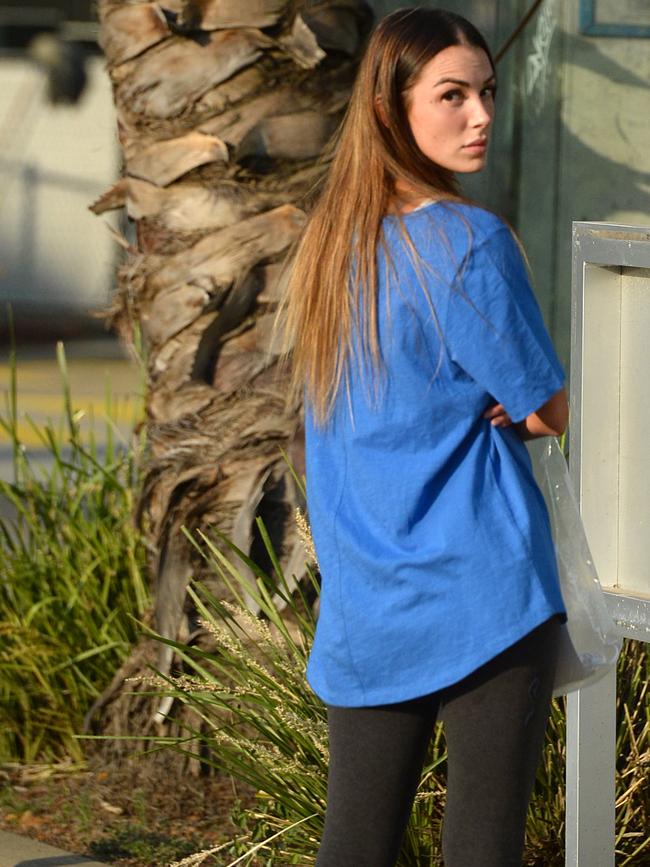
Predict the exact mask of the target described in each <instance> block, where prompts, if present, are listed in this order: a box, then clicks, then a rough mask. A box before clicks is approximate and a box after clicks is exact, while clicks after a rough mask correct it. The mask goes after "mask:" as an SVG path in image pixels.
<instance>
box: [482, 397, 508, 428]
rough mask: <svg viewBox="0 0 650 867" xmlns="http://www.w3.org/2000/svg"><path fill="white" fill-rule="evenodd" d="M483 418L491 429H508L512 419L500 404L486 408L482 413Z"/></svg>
mask: <svg viewBox="0 0 650 867" xmlns="http://www.w3.org/2000/svg"><path fill="white" fill-rule="evenodd" d="M483 418H486V419H488V420H489V422H490V424H491V425H492V427H510V425H511V424H512V419H511V418H510V416H509V415H508V413H507V412H506V411H505V409H504V408H503V404H501V403H495V404H494V406H490V407H488V408H487V409H486V410H485V412H484V413H483Z"/></svg>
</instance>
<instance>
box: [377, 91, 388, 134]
mask: <svg viewBox="0 0 650 867" xmlns="http://www.w3.org/2000/svg"><path fill="white" fill-rule="evenodd" d="M375 110H376V111H377V114H378V115H379V120H380V121H381V122H382V123H383V125H384V126H385V127H386V128H388V126H389V123H388V116H387V114H386V109H385V108H384V101H383V100H382V98H381V96H379V95H378V96H376V97H375Z"/></svg>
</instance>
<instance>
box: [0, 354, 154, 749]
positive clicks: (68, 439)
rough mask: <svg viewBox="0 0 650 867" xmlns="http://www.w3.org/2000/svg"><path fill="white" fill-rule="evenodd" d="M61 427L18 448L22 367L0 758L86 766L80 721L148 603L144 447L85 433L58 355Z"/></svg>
mask: <svg viewBox="0 0 650 867" xmlns="http://www.w3.org/2000/svg"><path fill="white" fill-rule="evenodd" d="M58 354H59V364H60V368H61V374H62V383H63V396H62V400H63V408H64V413H63V422H62V423H61V424H59V425H58V426H55V425H53V424H50V423H48V424H44V425H35V424H33V423H32V427H33V429H34V431H35V433H36V434H37V436H38V438H39V439H40V441H41V443H42V448H41V449H40V453H39V455H38V457H37V458H34V457H32V456H30V454H29V453H28V452H27V451H26V449H25V447H24V445H23V444H22V442H21V440H20V435H19V423H18V412H17V387H16V365H15V359H12V363H11V373H12V377H11V386H10V389H9V393H8V394H7V400H6V409H5V413H4V415H2V416H0V427H1V428H2V429H3V430H4V431H5V433H6V434H8V436H9V438H10V441H11V444H12V448H13V481H12V482H7V481H2V480H0V498H1V499H2V500H3V501H4V506H3V508H4V512H5V513H9V514H10V516H9V517H7V516H5V517H1V518H0V562H1V564H2V565H1V567H0V760H1V761H24V762H33V761H37V760H38V761H53V760H56V759H59V758H62V757H68V758H72V759H74V760H80V759H81V758H82V757H83V748H82V746H81V743H80V742H79V741H78V740H77V738H76V735H78V734H79V733H80V732H81V730H82V727H83V720H84V715H85V713H86V712H87V711H88V709H89V707H90V705H91V704H92V702H93V701H94V700H95V698H96V697H97V696H98V695H99V694H100V693H101V692H102V690H103V689H104V687H106V686H107V685H108V683H109V682H110V680H111V678H112V677H113V675H114V673H115V671H116V669H117V668H118V666H119V665H120V663H121V662H122V660H123V659H124V658H125V656H126V655H127V653H128V651H129V649H130V648H131V646H132V645H133V643H134V642H135V641H136V639H137V637H138V631H139V630H138V626H137V623H136V621H135V620H134V618H138V617H141V616H142V614H143V613H144V611H145V610H146V608H147V607H148V604H149V594H148V589H147V587H146V584H145V580H144V575H145V558H144V546H143V544H142V541H141V539H140V537H139V534H138V532H137V530H136V529H135V527H134V525H133V520H132V514H133V508H134V503H133V498H134V493H133V492H134V490H135V485H136V482H137V472H138V470H137V468H138V452H137V448H135V449H134V448H133V447H132V448H129V449H125V448H122V449H118V448H117V447H116V444H115V438H114V433H113V425H112V423H111V422H110V420H109V421H107V423H106V436H105V438H104V446H103V449H101V450H100V448H99V447H98V445H97V442H96V440H95V437H94V434H93V431H92V429H91V430H90V431H86V432H83V433H82V430H81V425H80V422H81V417H80V414H78V413H75V411H74V409H73V406H72V401H71V397H70V391H69V387H68V383H67V376H66V366H65V357H64V354H63V349H62V347H61V346H60V347H59V351H58Z"/></svg>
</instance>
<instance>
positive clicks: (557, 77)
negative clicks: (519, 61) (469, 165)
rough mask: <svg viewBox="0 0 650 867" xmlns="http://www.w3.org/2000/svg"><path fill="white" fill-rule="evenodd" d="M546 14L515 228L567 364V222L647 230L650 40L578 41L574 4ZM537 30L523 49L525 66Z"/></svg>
mask: <svg viewBox="0 0 650 867" xmlns="http://www.w3.org/2000/svg"><path fill="white" fill-rule="evenodd" d="M620 6H621V13H623V8H622V7H623V6H626V3H621V4H620ZM543 12H544V14H545V17H546V25H545V26H546V29H547V30H548V31H550V32H549V36H550V42H549V39H548V38H547V39H546V41H547V42H549V45H548V48H547V49H546V52H547V55H548V58H549V62H548V64H547V77H546V84H545V85H544V87H543V88H541V87H540V89H539V92H538V93H537V94H535V95H534V96H532V97H530V96H526V97H525V99H524V101H523V106H524V111H523V116H522V129H521V160H520V162H521V185H520V198H519V206H518V220H517V224H518V228H519V230H520V232H521V235H522V238H523V240H524V243H525V245H526V248H527V250H528V252H529V255H530V259H531V264H532V266H533V270H534V272H535V275H536V279H537V286H538V289H539V294H540V296H541V298H542V299H543V302H544V309H545V313H546V316H547V319H548V321H549V325H550V326H551V328H552V330H553V333H554V336H555V338H556V342H557V344H558V346H559V348H560V350H561V352H562V354H563V356H564V357H565V360H566V359H568V351H569V339H570V335H569V328H570V291H571V270H570V269H571V249H570V247H571V222H572V221H573V220H603V221H607V222H617V223H626V224H630V225H642V226H650V39H647V38H646V39H643V38H611V37H595V36H585V35H583V34H581V33H579V32H578V30H579V28H578V21H579V2H578V0H546V3H545V4H544V7H543ZM646 20H647V21H648V22H650V9H649V10H648V13H647V16H646ZM542 24H543V22H542V20H541V19H539V20H538V21H537V22H535V26H533V27H532V28H531V30H530V32H529V33H528V34H527V36H526V39H525V41H524V43H523V48H524V56H525V58H526V62H529V59H530V58H531V56H533V54H534V52H535V51H536V50H537V49H536V47H535V37H536V34H537V33H538V31H540V26H541V25H542ZM551 31H552V32H551ZM542 41H544V40H542ZM538 42H539V39H538ZM524 86H525V79H524ZM649 336H650V335H649Z"/></svg>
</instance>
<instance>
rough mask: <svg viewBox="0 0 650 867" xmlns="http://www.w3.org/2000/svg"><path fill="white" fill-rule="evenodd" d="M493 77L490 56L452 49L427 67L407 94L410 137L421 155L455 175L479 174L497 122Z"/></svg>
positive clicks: (465, 48) (475, 50) (468, 49)
mask: <svg viewBox="0 0 650 867" xmlns="http://www.w3.org/2000/svg"><path fill="white" fill-rule="evenodd" d="M495 90H496V85H495V79H494V73H493V71H492V67H491V66H490V61H489V60H488V57H487V55H486V53H485V52H484V51H483V50H482V49H481V48H476V47H475V46H473V45H451V46H450V47H449V48H445V49H444V50H443V51H440V52H439V53H438V54H436V55H435V57H432V58H431V60H429V62H428V63H426V64H425V65H424V66H423V68H422V71H421V73H420V75H419V77H418V78H417V80H416V82H415V84H414V85H413V86H412V87H411V89H410V90H409V91H408V92H407V94H406V109H407V115H408V119H409V123H410V126H411V132H412V133H413V137H414V138H415V141H416V142H417V145H418V147H419V148H420V150H421V151H422V153H423V154H424V155H425V156H427V157H429V159H430V160H432V161H433V162H435V163H437V164H438V165H439V166H441V167H442V168H445V169H448V170H449V171H452V172H478V171H480V170H481V169H482V168H483V167H484V166H485V162H486V158H487V146H488V140H489V136H490V127H491V125H492V118H493V117H494V94H495Z"/></svg>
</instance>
